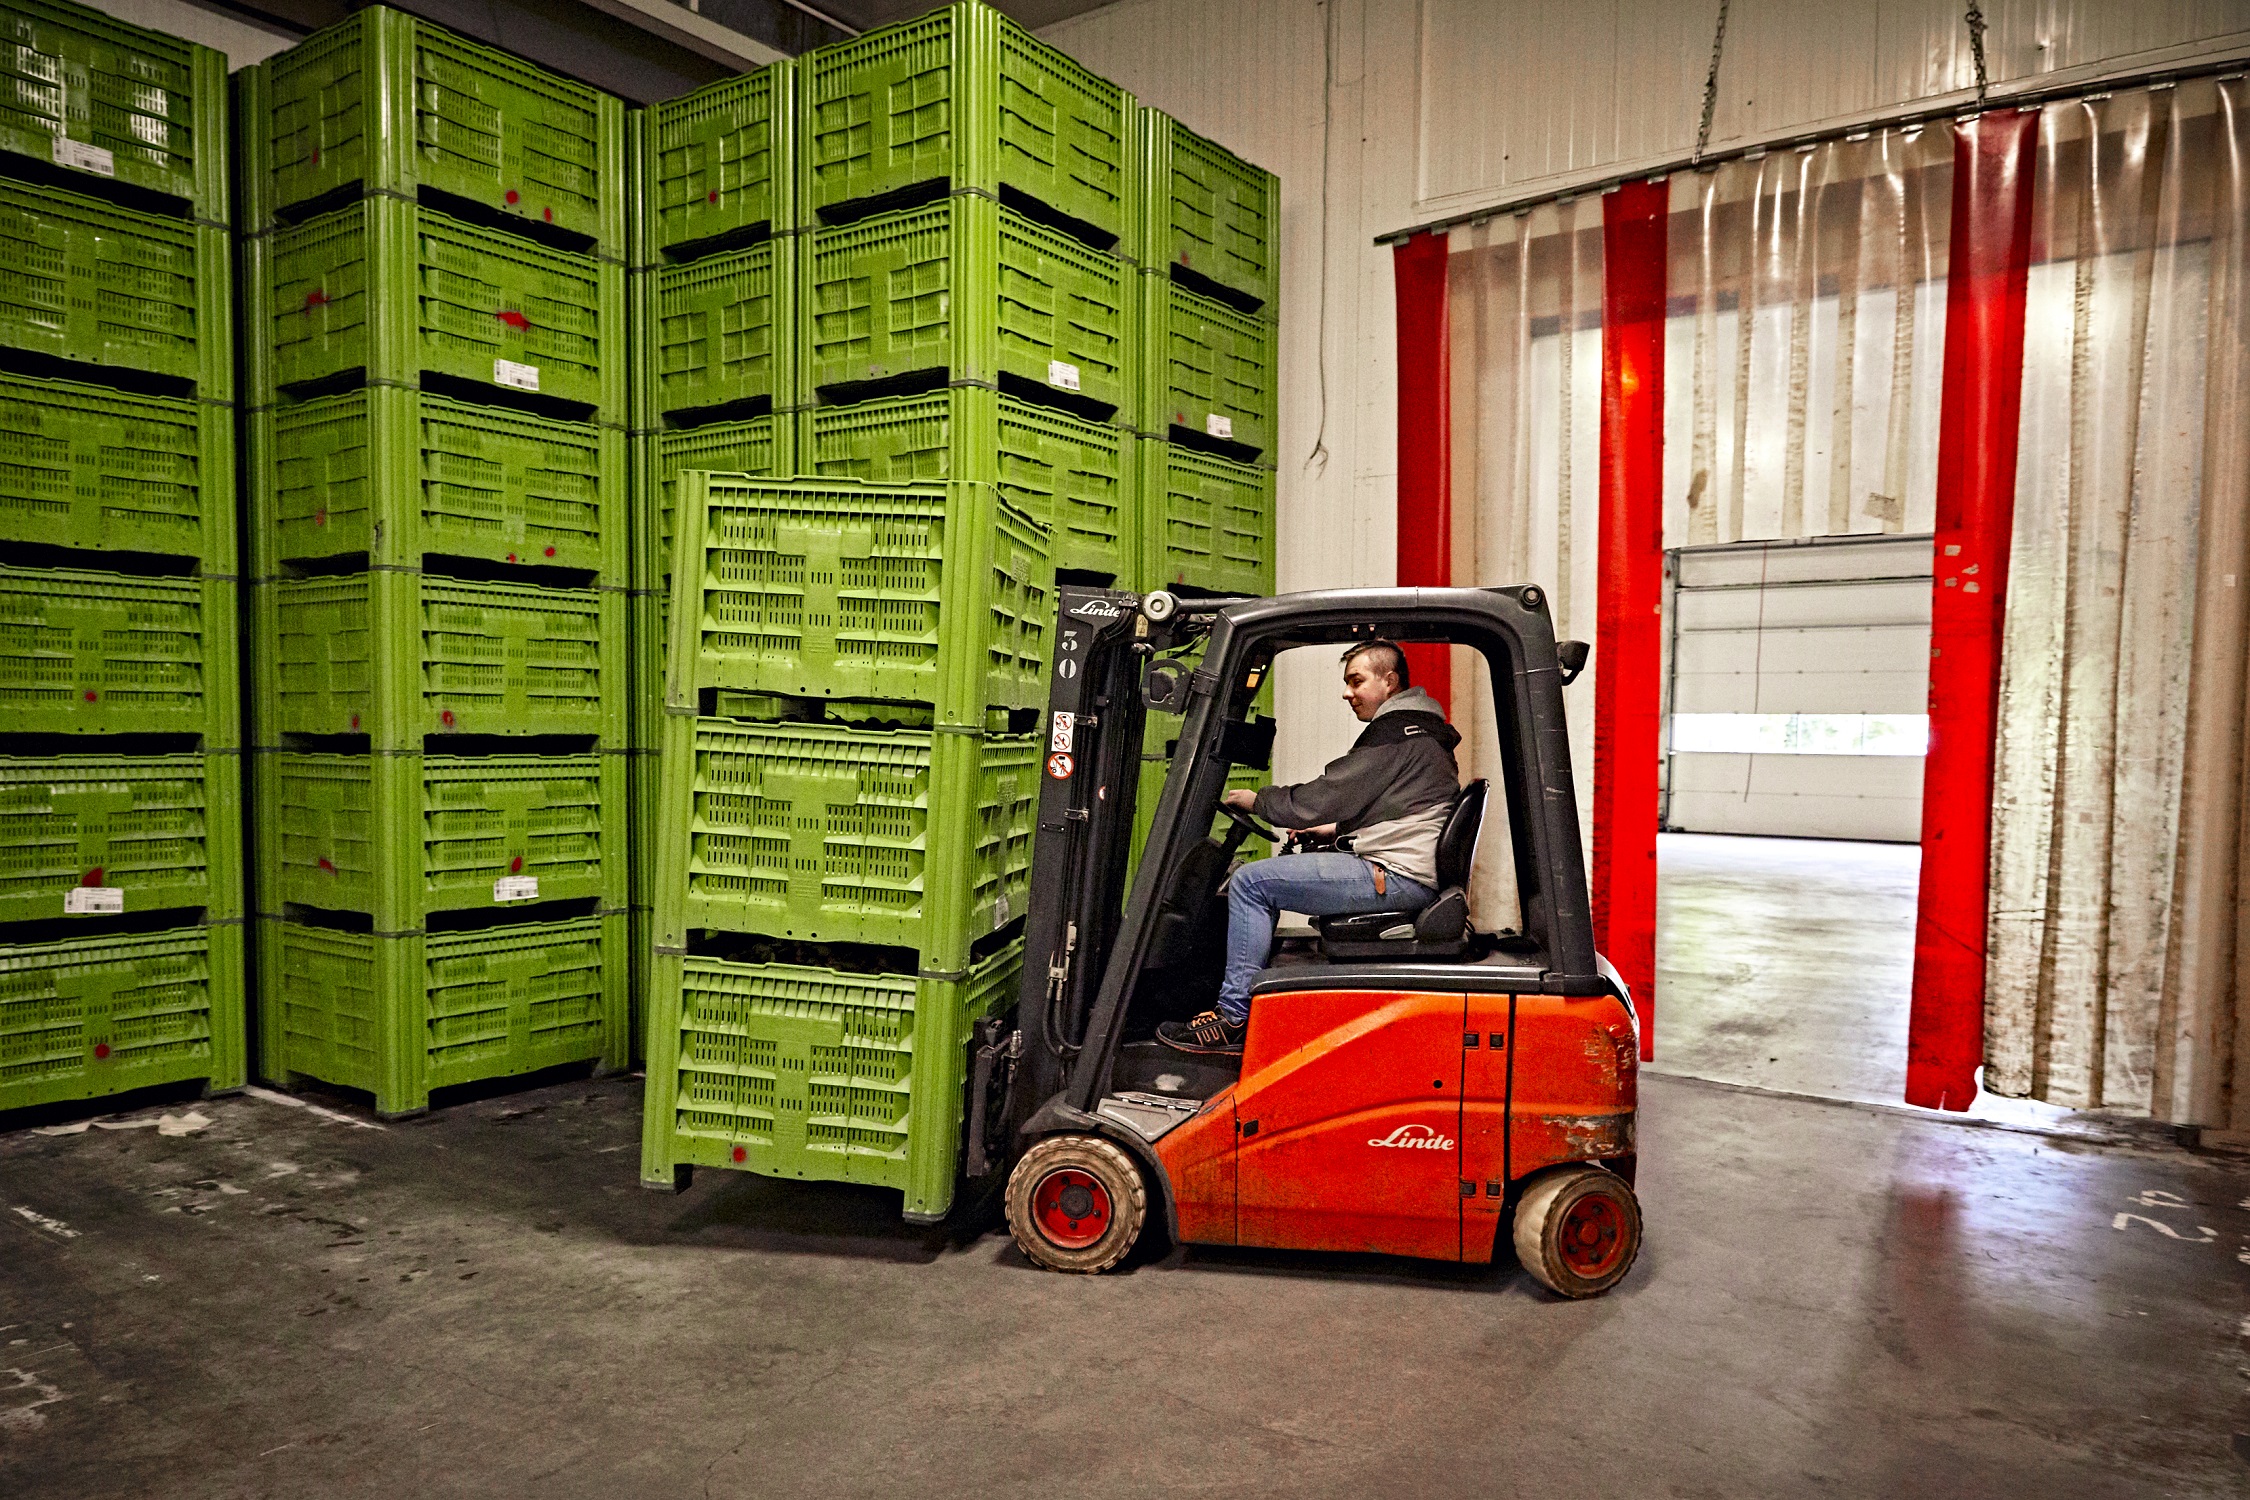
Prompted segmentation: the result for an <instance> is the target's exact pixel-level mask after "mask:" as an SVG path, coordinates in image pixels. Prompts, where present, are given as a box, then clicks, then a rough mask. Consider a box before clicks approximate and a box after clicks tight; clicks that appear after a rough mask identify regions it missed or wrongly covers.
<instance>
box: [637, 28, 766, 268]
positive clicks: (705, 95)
mask: <svg viewBox="0 0 2250 1500" xmlns="http://www.w3.org/2000/svg"><path fill="white" fill-rule="evenodd" d="M796 83H797V70H796V67H795V65H794V64H792V63H789V62H786V61H784V62H777V63H770V64H768V65H767V66H765V67H763V68H760V69H758V71H757V72H755V73H746V74H744V75H742V76H741V77H739V78H722V79H720V80H719V81H718V82H717V83H713V84H707V85H705V86H704V87H702V88H699V89H697V90H696V91H695V92H694V93H692V94H686V95H683V96H681V97H680V98H678V99H673V100H669V101H667V102H665V103H663V104H656V105H651V106H650V107H649V109H648V110H647V111H646V116H647V117H646V119H645V120H644V121H643V123H642V131H641V151H642V157H641V161H642V166H641V187H642V191H643V192H644V193H645V194H647V218H646V220H645V227H644V230H643V233H644V235H645V236H646V238H645V240H644V242H643V243H644V245H645V253H646V255H647V257H648V259H649V260H654V259H656V258H657V257H659V256H666V257H669V258H675V259H690V258H692V257H693V256H694V255H695V254H697V253H698V252H699V251H700V249H701V248H702V247H705V246H714V247H715V246H718V245H724V244H727V243H730V242H732V241H734V240H737V239H742V238H748V237H752V236H755V235H758V234H761V233H764V234H786V233H788V232H789V231H790V230H792V229H795V228H796V227H797V183H796V171H795V164H796V152H795V137H796V125H797V120H796V114H797V88H796Z"/></svg>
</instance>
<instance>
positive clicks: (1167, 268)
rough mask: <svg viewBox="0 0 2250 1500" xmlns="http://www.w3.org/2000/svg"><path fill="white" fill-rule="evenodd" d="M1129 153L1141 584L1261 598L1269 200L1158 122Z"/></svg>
mask: <svg viewBox="0 0 2250 1500" xmlns="http://www.w3.org/2000/svg"><path fill="white" fill-rule="evenodd" d="M1134 149H1135V152H1136V156H1137V159H1138V161H1139V164H1140V170H1141V174H1142V175H1141V183H1142V192H1141V194H1140V196H1139V199H1138V204H1139V209H1140V217H1139V222H1138V225H1137V226H1136V227H1137V232H1138V234H1139V236H1140V239H1139V247H1140V262H1141V275H1140V298H1139V316H1140V339H1139V342H1138V348H1139V350H1140V355H1141V363H1140V368H1139V370H1138V371H1137V372H1136V374H1137V378H1136V386H1137V390H1136V397H1137V406H1136V408H1135V411H1136V419H1135V422H1134V426H1135V429H1136V431H1137V432H1138V433H1139V454H1138V458H1139V470H1140V480H1141V495H1140V502H1141V522H1142V546H1141V574H1140V577H1141V583H1142V586H1143V587H1146V588H1171V587H1180V586H1185V587H1188V588H1191V589H1201V590H1205V591H1210V592H1218V593H1243V594H1265V593H1271V592H1272V591H1273V587H1274V576H1273V574H1274V551H1273V547H1274V527H1273V509H1274V466H1275V451H1276V450H1275V440H1276V421H1277V415H1278V404H1277V400H1276V391H1277V378H1276V377H1277V367H1276V358H1277V353H1276V351H1277V349H1278V342H1277V339H1276V330H1275V319H1276V317H1277V316H1278V311H1279V304H1278V302H1277V301H1276V285H1277V271H1278V260H1279V252H1280V242H1279V238H1278V235H1277V229H1278V225H1279V217H1280V203H1281V194H1280V188H1279V185H1278V184H1277V182H1276V180H1275V178H1274V176H1273V174H1272V173H1270V172H1265V171H1261V170H1260V169H1258V168H1256V167H1253V166H1251V165H1250V164H1249V163H1248V162H1245V161H1243V160H1242V159H1241V158H1240V157H1238V156H1235V155H1234V154H1233V153H1232V152H1229V151H1227V150H1226V149H1225V148H1223V147H1221V146H1219V145H1217V144H1215V143H1213V142H1211V141H1208V140H1205V139H1204V138H1203V137H1202V136H1199V135H1197V134H1195V133H1194V132H1193V131H1191V130H1189V129H1188V128H1187V127H1185V126H1183V125H1181V124H1180V123H1179V122H1178V121H1177V120H1174V119H1173V118H1171V116H1169V115H1166V114H1164V113H1163V112H1162V111H1160V110H1154V109H1142V110H1140V111H1138V113H1137V115H1136V118H1135V121H1134Z"/></svg>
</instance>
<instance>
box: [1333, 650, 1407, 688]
mask: <svg viewBox="0 0 2250 1500" xmlns="http://www.w3.org/2000/svg"><path fill="white" fill-rule="evenodd" d="M1368 655H1373V656H1374V658H1375V670H1376V671H1378V672H1389V673H1391V674H1393V675H1394V676H1396V677H1397V678H1398V686H1399V691H1401V692H1404V691H1405V690H1406V689H1408V688H1410V687H1412V686H1414V677H1413V674H1412V673H1411V672H1409V671H1408V670H1407V666H1406V653H1405V652H1404V651H1401V650H1399V648H1398V642H1396V641H1386V640H1383V639H1382V638H1381V637H1377V638H1376V639H1374V640H1372V641H1354V642H1353V643H1352V644H1351V645H1349V646H1347V647H1345V648H1344V665H1345V666H1347V667H1349V666H1350V665H1351V664H1352V663H1353V662H1355V661H1357V660H1359V659H1360V658H1361V657H1363V656H1368Z"/></svg>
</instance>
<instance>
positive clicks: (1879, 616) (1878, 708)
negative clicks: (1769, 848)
mask: <svg viewBox="0 0 2250 1500" xmlns="http://www.w3.org/2000/svg"><path fill="white" fill-rule="evenodd" d="M1673 563H1674V590H1675V592H1674V597H1673V610H1672V621H1673V637H1672V691H1671V718H1670V722H1669V724H1668V726H1667V729H1668V734H1667V740H1666V746H1667V753H1666V759H1665V773H1666V774H1665V791H1666V799H1665V800H1666V808H1665V820H1664V821H1665V826H1666V827H1667V828H1670V829H1675V830H1679V831H1683V832H1696V833H1746V834H1778V835H1791V836H1796V837H1802V838H1837V839H1881V840H1891V841H1899V842H1912V841H1914V840H1916V839H1918V838H1919V837H1920V836H1921V825H1922V755H1923V751H1924V749H1925V747H1926V744H1927V738H1928V719H1927V717H1926V715H1927V713H1928V695H1929V655H1930V539H1929V538H1928V537H1927V536H1880V537H1866V538H1859V537H1837V538H1823V539H1819V540H1811V541H1796V542H1764V543H1742V544H1734V545H1727V546H1718V547H1696V548H1684V549H1682V550H1680V551H1678V552H1676V553H1674V554H1673Z"/></svg>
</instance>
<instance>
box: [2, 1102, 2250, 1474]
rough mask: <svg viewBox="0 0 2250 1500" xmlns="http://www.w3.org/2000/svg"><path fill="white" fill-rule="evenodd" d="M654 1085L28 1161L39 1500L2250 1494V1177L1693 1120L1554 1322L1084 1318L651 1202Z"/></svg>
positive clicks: (46, 1144) (1650, 1106) (1550, 1304)
mask: <svg viewBox="0 0 2250 1500" xmlns="http://www.w3.org/2000/svg"><path fill="white" fill-rule="evenodd" d="M638 1092H639V1091H638V1086H637V1084H636V1083H635V1081H634V1080H632V1079H629V1078H619V1079H610V1080H603V1081H598V1082H592V1083H588V1082H573V1083H562V1084H555V1085H551V1086H548V1087H545V1088H540V1089H537V1090H533V1091H530V1092H525V1093H521V1094H516V1095H511V1096H507V1097H504V1098H495V1099H489V1100H485V1101H482V1102H472V1103H466V1104H459V1105H456V1106H454V1107H451V1108H447V1109H442V1110H439V1111H438V1112H436V1113H434V1114H432V1115H429V1116H427V1117H424V1118H422V1119H418V1120H413V1121H408V1122H403V1123H394V1124H392V1125H389V1126H387V1127H384V1128H381V1129H371V1128H363V1126H362V1125H361V1124H353V1123H348V1120H349V1119H350V1118H352V1117H355V1116H357V1112H356V1111H354V1110H351V1109H348V1108H341V1109H339V1110H338V1111H337V1113H338V1114H339V1115H342V1116H344V1117H346V1118H345V1119H337V1118H330V1117H327V1116H323V1115H319V1114H315V1113H312V1112H309V1111H307V1110H305V1109H303V1108H297V1107H289V1106H286V1105H284V1104H282V1103H277V1102H272V1101H271V1100H268V1099H264V1098H258V1097H237V1098H233V1099H226V1100H219V1101H212V1102H201V1103H198V1102H193V1101H184V1102H180V1103H177V1104H174V1105H172V1106H171V1107H170V1110H169V1114H170V1116H171V1119H170V1123H169V1124H166V1123H164V1120H163V1118H162V1114H161V1113H160V1112H158V1111H154V1110H149V1111H143V1112H141V1113H139V1114H136V1115H131V1116H125V1117H121V1118H115V1119H110V1120H105V1121H103V1122H102V1123H101V1125H100V1126H99V1128H93V1129H80V1130H79V1131H78V1132H77V1133H71V1134H40V1133H37V1132H34V1131H29V1130H18V1131H15V1132H13V1133H10V1134H8V1135H5V1136H0V1325H4V1326H0V1494H6V1495H8V1496H11V1497H26V1500H28V1497H46V1496H71V1497H80V1500H95V1497H108V1496H163V1497H166V1500H184V1497H206V1496H210V1497H218V1496H227V1497H235V1496H303V1495H320V1496H323V1497H333V1500H351V1497H362V1496H364V1497H370V1500H377V1497H379V1500H399V1497H402V1496H407V1497H417V1500H419V1497H439V1496H456V1495H458V1496H476V1497H492V1496H529V1495H536V1496H539V1497H541V1500H569V1497H578V1496H585V1497H600V1500H614V1497H617V1496H620V1495H632V1496H658V1497H662V1496H675V1495H677V1496H756V1497H761V1500H765V1497H776V1500H778V1497H794V1496H804V1497H818V1500H830V1497H842V1496H859V1495H868V1496H878V1495H879V1496H882V1497H884V1500H896V1497H898V1496H902V1495H904V1496H917V1495H928V1496H957V1495H958V1496H967V1495H977V1496H1018V1495H1022V1496H1040V1497H1053V1496H1072V1497H1078V1496H1157V1495H1164V1496H1171V1495H1205V1494H1208V1495H1225V1496H1229V1497H1236V1496H1267V1495H1271V1496H1290V1497H1319V1496H1338V1497H1343V1496H1352V1497H1363V1496H1371V1495H1373V1496H1392V1495H1398V1496H1432V1497H1447V1496H1464V1497H1465V1496H1478V1497H1489V1496H1514V1495H1523V1496H1532V1495H1551V1494H1556V1493H1567V1494H1574V1495H1599V1496H1643V1495H1646V1496H1660V1495H1661V1496H1714V1497H1716V1496H1728V1497H1736V1496H1769V1495H1770V1496H1801V1495H1808V1494H1820V1495H1826V1496H1869V1497H1876V1496H1881V1497H1886V1500H1887V1497H1895V1496H1899V1495H1907V1494H1928V1495H1946V1496H1987V1495H1989V1496H2003V1495H2005V1496H2025V1495H2041V1496H2044V1495H2055V1496H2064V1495H2067V1496H2074V1497H2083V1496H2138V1495H2159V1494H2161V1495H2197V1496H2201V1495H2210V1496H2219V1495H2227V1496H2236V1495H2240V1494H2242V1493H2243V1492H2244V1487H2245V1485H2246V1484H2250V1437H2238V1436H2235V1432H2236V1429H2238V1428H2245V1427H2250V1421H2246V1420H2245V1416H2244V1398H2245V1395H2246V1394H2250V1369H2246V1366H2250V1348H2246V1345H2245V1334H2246V1333H2250V1320H2246V1318H2245V1314H2246V1312H2250V1302H2246V1298H2245V1288H2246V1281H2250V1265H2245V1264H2244V1261H2245V1260H2246V1259H2250V1206H2246V1205H2250V1164H2246V1163H2243V1162H2241V1161H2223V1160H2219V1159H2215V1158H2202V1157H2195V1156H2191V1155H2188V1154H2187V1153H2185V1152H2181V1151H2178V1150H2174V1149H2147V1150H2129V1149H2119V1148H2115V1147H2098V1146H2092V1145H2089V1144H2087V1143H2085V1142H2081V1141H2074V1140H2066V1139H2057V1138H2054V1137H2051V1136H2043V1135H2038V1134H2033V1133H2028V1132H2022V1131H2017V1130H2012V1129H2004V1128H1996V1127H1990V1126H1985V1127H1979V1126H1974V1125H1962V1124H1958V1123H1953V1122H1948V1121H1938V1120H1933V1119H1928V1118H1918V1117H1914V1116H1910V1115H1907V1114H1905V1113H1903V1112H1898V1111H1885V1110H1878V1109H1871V1108H1866V1107H1853V1106H1847V1105H1838V1104H1828V1103H1819V1102H1811V1101H1804V1100H1792V1099H1781V1098H1774V1097H1770V1096H1763V1095H1759V1094H1754V1093H1746V1092H1743V1091H1739V1090H1733V1089H1728V1088H1725V1087H1721V1086H1717V1085H1712V1084H1705V1083H1697V1082H1689V1081H1684V1080H1676V1079H1666V1078H1652V1079H1650V1080H1649V1081H1648V1083H1647V1085H1646V1086H1645V1089H1644V1097H1643V1122H1644V1124H1643V1131H1644V1134H1643V1142H1644V1147H1643V1156H1642V1162H1643V1166H1642V1183H1641V1189H1642V1194H1643V1201H1644V1203H1645V1204H1646V1209H1647V1216H1648V1223H1649V1239H1648V1247H1647V1250H1646V1252H1645V1254H1644V1255H1643V1257H1642V1259H1641V1262H1640V1264H1639V1265H1638V1266H1637V1267H1636V1268H1635V1269H1634V1271H1633V1273H1632V1274H1631V1276H1630V1277H1629V1278H1628V1279H1627V1280H1626V1282H1625V1283H1624V1284H1623V1285H1622V1286H1621V1287H1620V1288H1619V1289H1618V1290H1617V1291H1616V1292H1615V1293H1613V1294H1612V1295H1610V1296H1609V1297H1607V1298H1605V1299H1602V1300H1599V1301H1594V1302H1587V1303H1564V1302H1560V1301H1557V1300H1555V1299H1553V1298H1551V1297H1549V1296H1547V1295H1546V1294H1544V1293H1542V1292H1539V1291H1538V1290H1536V1289H1535V1288H1533V1287H1532V1286H1531V1284H1530V1283H1529V1282H1528V1280H1527V1279H1526V1278H1525V1277H1524V1276H1523V1275H1522V1274H1521V1273H1520V1272H1518V1271H1516V1270H1515V1269H1514V1268H1513V1267H1512V1266H1506V1267H1501V1268H1496V1269H1482V1270H1463V1269H1461V1268H1453V1269H1447V1268H1445V1267H1442V1266H1434V1265H1424V1264H1417V1263H1411V1262H1401V1261H1387V1260H1377V1259H1368V1258H1350V1257H1331V1256H1301V1255H1277V1254H1260V1253H1249V1252H1215V1251H1174V1252H1172V1253H1170V1254H1168V1255H1166V1256H1164V1257H1162V1258H1160V1259H1155V1260H1153V1261H1150V1262H1148V1263H1144V1264H1141V1265H1139V1266H1137V1267H1136V1268H1134V1269H1132V1270H1131V1271H1130V1272H1129V1274H1124V1275H1118V1276H1112V1277H1107V1278H1099V1279H1094V1280H1083V1279H1076V1278H1066V1277H1062V1276H1056V1275H1051V1274H1047V1273H1043V1272H1038V1271H1034V1270H1032V1269H1030V1268H1029V1267H1028V1266H1027V1265H1026V1264H1025V1263H1024V1262H1023V1261H1022V1260H1021V1259H1020V1258H1019V1257H1018V1256H1017V1254H1016V1253H1015V1251H1014V1249H1013V1248H1012V1247H1011V1246H1010V1245H1009V1244H1008V1242H1007V1241H1006V1239H1005V1238H1004V1237H1003V1236H1000V1235H997V1234H992V1233H986V1232H982V1231H983V1229H984V1227H985V1226H984V1224H983V1222H982V1221H981V1220H979V1219H977V1218H976V1217H975V1216H973V1215H963V1216H961V1218H960V1222H957V1223H955V1224H953V1225H950V1226H947V1227H945V1228H943V1229H939V1230H935V1231H926V1230H916V1229H911V1228H908V1227H907V1226H905V1225H903V1224H901V1223H900V1222H899V1221H898V1220H897V1218H896V1205H897V1199H896V1197H895V1195H890V1194H885V1193H881V1192H877V1191H872V1190H854V1189H840V1188H829V1187H812V1186H804V1185H792V1184H784V1183H778V1182H771V1181H766V1180H762V1179H757V1178H750V1177H742V1176H736V1175H734V1174H730V1173H719V1172H707V1173H704V1174H702V1175H701V1177H700V1178H699V1180H698V1181H697V1182H696V1184H695V1186H694V1187H693V1189H692V1190H691V1191H690V1192H688V1193H687V1194H686V1195H685V1196H683V1197H679V1198H673V1197H669V1196H663V1195H657V1194H651V1193H648V1192H645V1191H644V1190H642V1189H641V1188H639V1187H637V1186H636V1185H635V1181H634V1157H635V1152H636V1149H637V1146H636V1139H637V1130H636V1125H635V1120H636V1114H637V1106H638ZM359 1118H361V1119H362V1120H363V1122H364V1117H359ZM204 1122H208V1123H204ZM167 1130H169V1131H172V1132H175V1133H171V1134H167V1133H166V1132H167Z"/></svg>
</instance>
